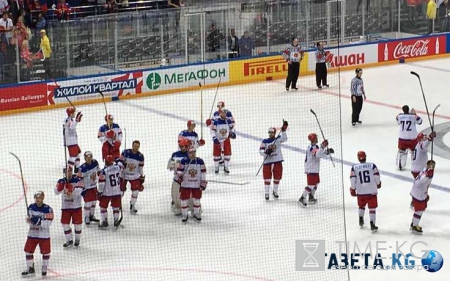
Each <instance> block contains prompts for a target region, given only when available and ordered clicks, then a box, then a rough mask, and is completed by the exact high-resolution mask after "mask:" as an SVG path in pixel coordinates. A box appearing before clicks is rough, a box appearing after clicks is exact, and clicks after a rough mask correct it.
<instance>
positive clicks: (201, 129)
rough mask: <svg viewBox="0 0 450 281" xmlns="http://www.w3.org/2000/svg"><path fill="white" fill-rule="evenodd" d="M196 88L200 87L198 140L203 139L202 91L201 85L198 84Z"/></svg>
mask: <svg viewBox="0 0 450 281" xmlns="http://www.w3.org/2000/svg"><path fill="white" fill-rule="evenodd" d="M198 86H199V87H200V122H201V124H202V125H201V126H200V139H203V89H202V84H201V83H200V82H199V83H198Z"/></svg>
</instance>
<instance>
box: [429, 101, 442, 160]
mask: <svg viewBox="0 0 450 281" xmlns="http://www.w3.org/2000/svg"><path fill="white" fill-rule="evenodd" d="M439 106H441V105H440V104H438V105H437V106H436V107H435V108H434V110H433V119H432V121H431V131H432V132H433V131H434V115H435V113H436V110H437V109H438V108H439ZM433 147H434V139H433V140H432V141H431V160H433Z"/></svg>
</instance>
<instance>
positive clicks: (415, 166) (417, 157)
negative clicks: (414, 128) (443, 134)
mask: <svg viewBox="0 0 450 281" xmlns="http://www.w3.org/2000/svg"><path fill="white" fill-rule="evenodd" d="M435 137H436V132H431V133H430V135H428V136H427V135H425V134H424V133H419V134H418V135H417V138H416V141H417V144H416V147H415V149H414V151H413V153H412V155H411V174H412V176H413V178H414V179H415V178H417V176H418V175H419V173H420V172H421V171H422V170H423V169H425V168H426V167H427V161H428V147H429V146H430V143H431V142H432V141H433V139H434V138H435Z"/></svg>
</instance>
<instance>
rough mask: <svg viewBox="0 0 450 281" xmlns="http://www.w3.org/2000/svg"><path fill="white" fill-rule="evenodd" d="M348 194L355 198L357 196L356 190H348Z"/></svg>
mask: <svg viewBox="0 0 450 281" xmlns="http://www.w3.org/2000/svg"><path fill="white" fill-rule="evenodd" d="M350 194H351V195H352V196H353V197H356V196H357V194H356V189H353V188H350Z"/></svg>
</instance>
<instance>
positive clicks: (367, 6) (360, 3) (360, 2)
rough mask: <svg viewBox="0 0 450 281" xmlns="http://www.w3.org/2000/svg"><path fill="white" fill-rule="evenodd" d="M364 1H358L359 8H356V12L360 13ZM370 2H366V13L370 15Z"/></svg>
mask: <svg viewBox="0 0 450 281" xmlns="http://www.w3.org/2000/svg"><path fill="white" fill-rule="evenodd" d="M362 2H363V0H358V6H357V7H356V11H358V13H359V9H360V8H361V5H362ZM369 6H370V0H366V13H369Z"/></svg>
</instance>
